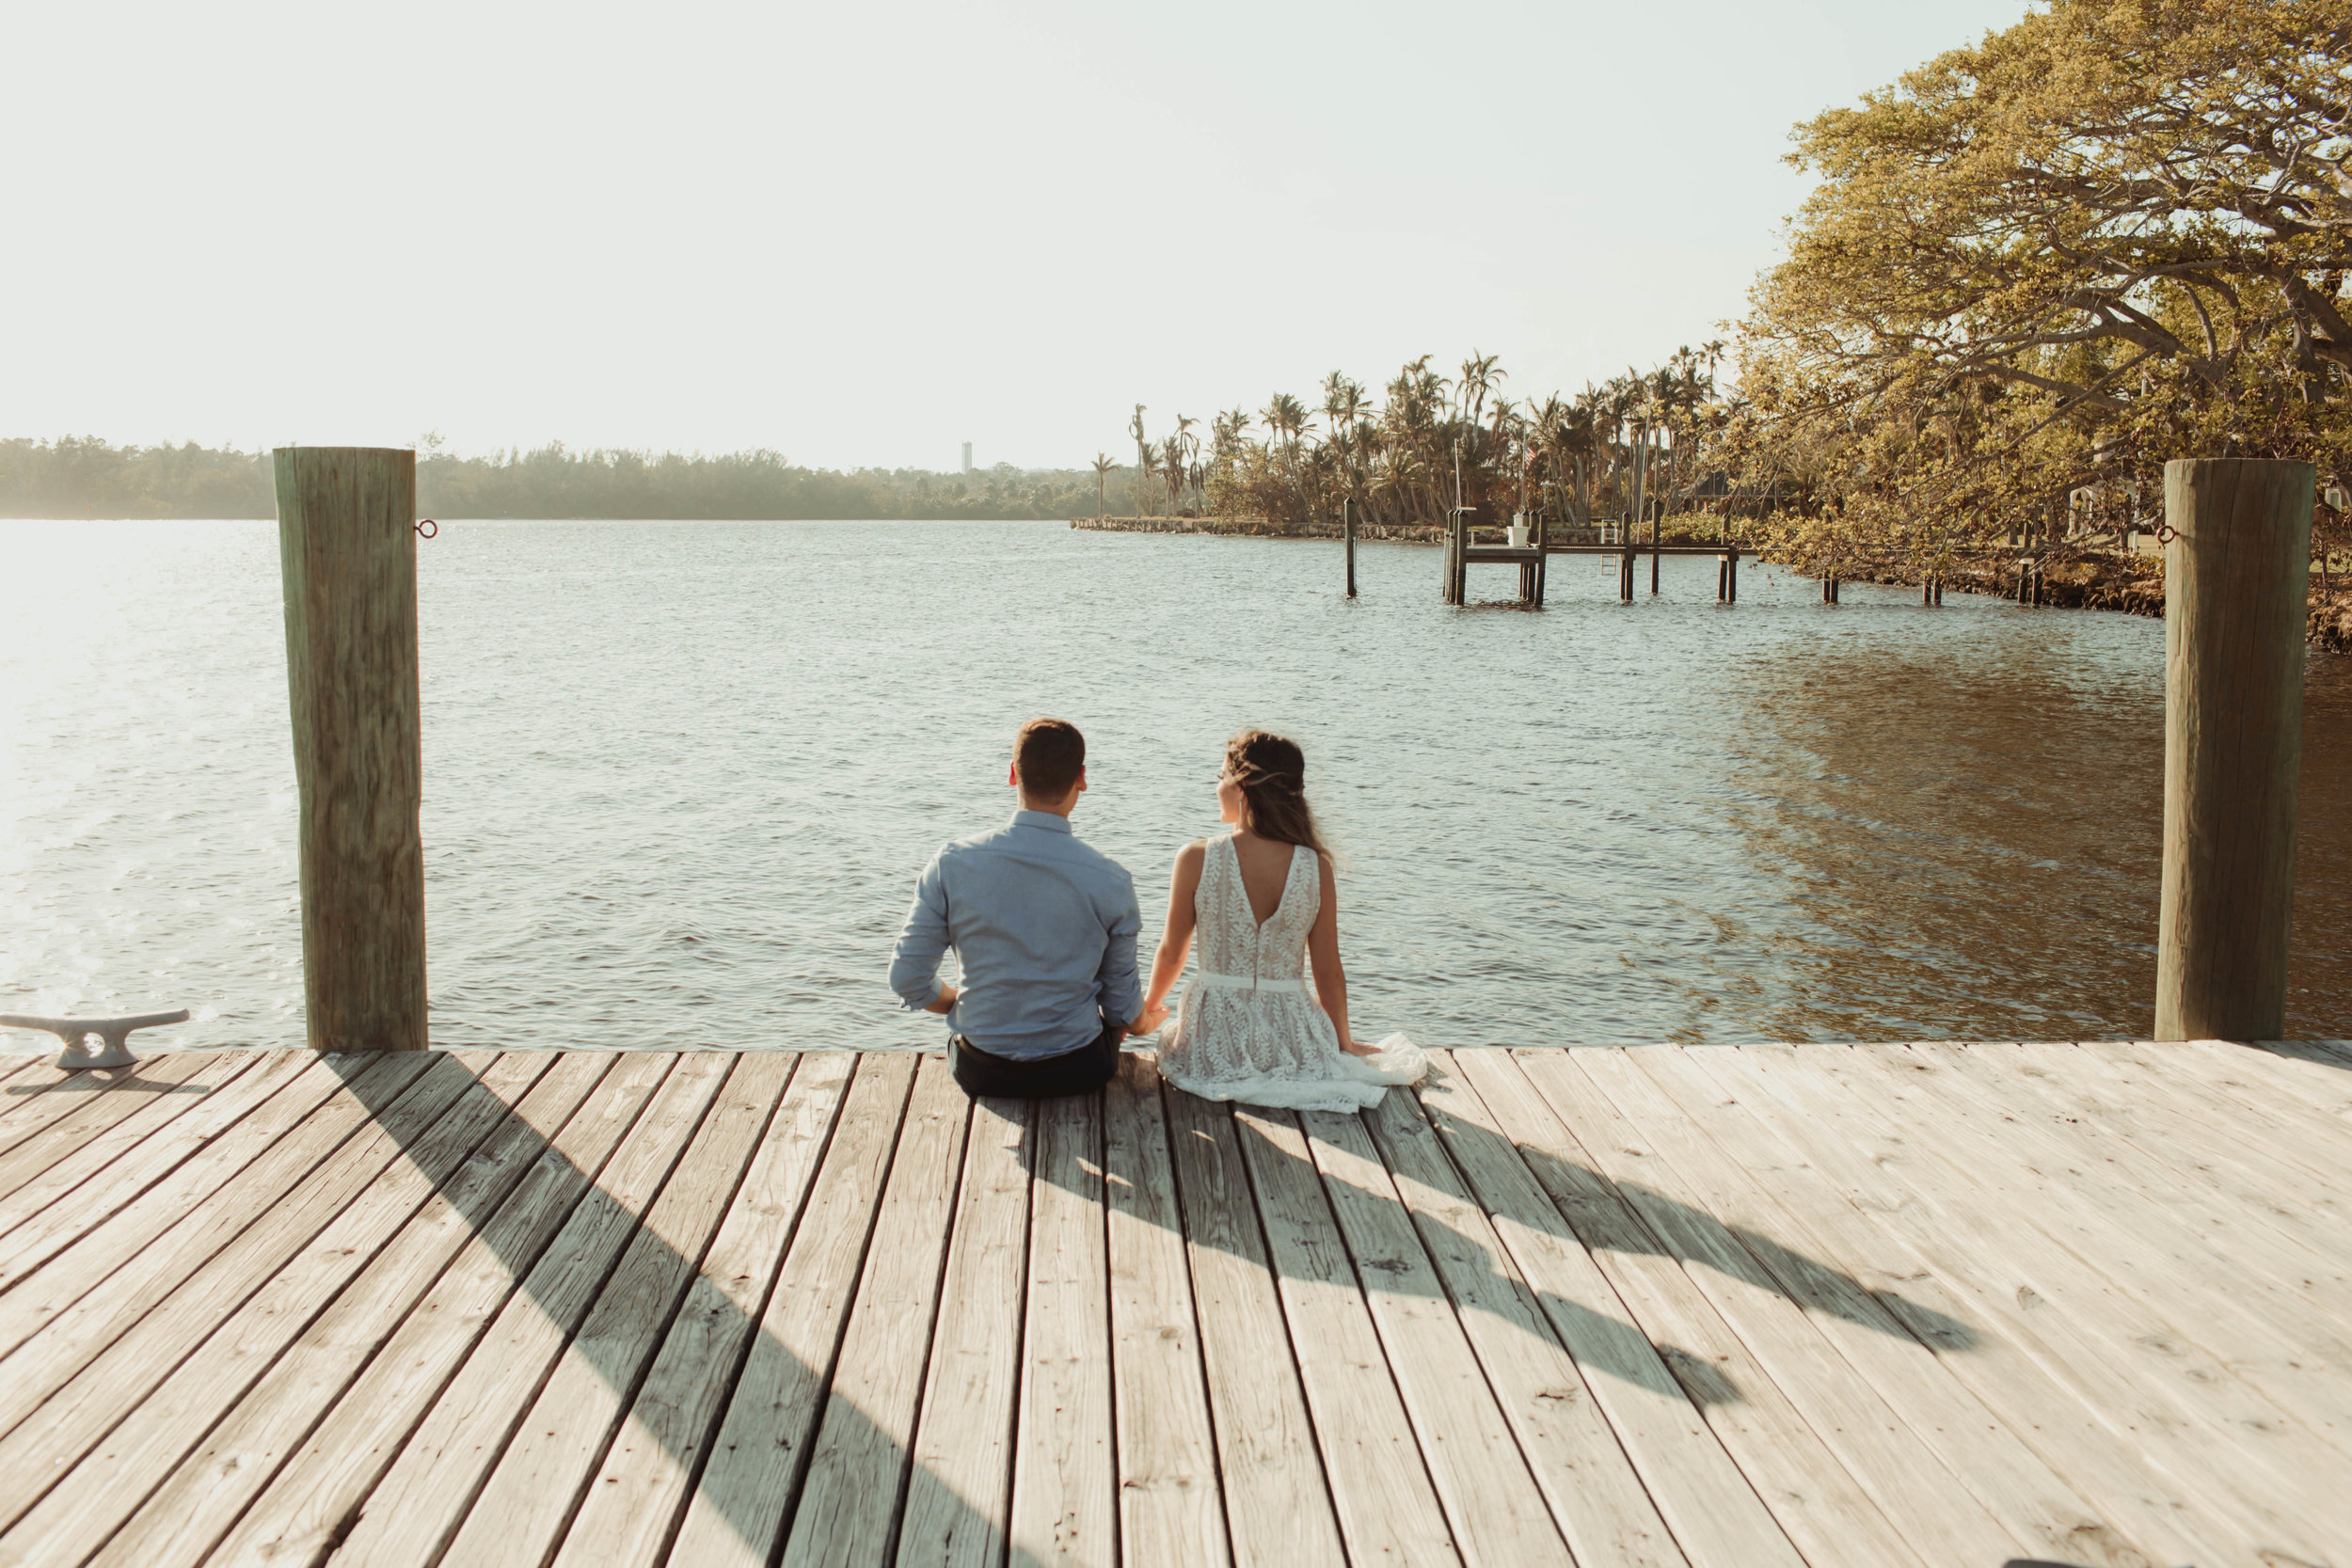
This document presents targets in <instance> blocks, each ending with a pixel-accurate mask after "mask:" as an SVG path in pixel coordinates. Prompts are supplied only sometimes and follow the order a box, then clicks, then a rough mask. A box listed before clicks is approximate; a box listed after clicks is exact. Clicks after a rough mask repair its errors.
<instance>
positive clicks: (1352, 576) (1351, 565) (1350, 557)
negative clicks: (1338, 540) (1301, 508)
mask: <svg viewBox="0 0 2352 1568" xmlns="http://www.w3.org/2000/svg"><path fill="white" fill-rule="evenodd" d="M1340 517H1341V524H1340V528H1341V531H1342V532H1343V534H1345V535H1346V538H1347V596H1348V597H1349V598H1351V599H1352V598H1354V597H1355V596H1356V498H1355V497H1353V496H1350V497H1348V498H1347V499H1345V500H1343V501H1342V502H1341V503H1340Z"/></svg>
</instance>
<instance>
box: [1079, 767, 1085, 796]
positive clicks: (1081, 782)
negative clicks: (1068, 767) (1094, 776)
mask: <svg viewBox="0 0 2352 1568" xmlns="http://www.w3.org/2000/svg"><path fill="white" fill-rule="evenodd" d="M1086 786H1087V770H1086V769H1085V768H1079V769H1078V788H1079V790H1080V792H1082V793H1083V792H1084V791H1085V789H1086Z"/></svg>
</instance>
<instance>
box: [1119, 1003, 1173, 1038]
mask: <svg viewBox="0 0 2352 1568" xmlns="http://www.w3.org/2000/svg"><path fill="white" fill-rule="evenodd" d="M1166 1022H1168V1008H1167V1006H1166V1005H1165V1004H1161V1003H1154V1004H1152V1006H1148V1007H1146V1008H1144V1009H1143V1013H1142V1015H1141V1016H1140V1017H1138V1018H1137V1019H1136V1021H1135V1022H1133V1023H1130V1024H1129V1025H1127V1033H1129V1034H1130V1035H1155V1034H1158V1033H1159V1029H1160V1025H1161V1024H1163V1023H1166Z"/></svg>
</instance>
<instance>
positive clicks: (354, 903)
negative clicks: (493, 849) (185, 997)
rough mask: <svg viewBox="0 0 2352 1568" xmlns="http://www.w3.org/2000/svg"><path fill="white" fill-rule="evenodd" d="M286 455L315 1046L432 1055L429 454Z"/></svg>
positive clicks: (353, 451)
mask: <svg viewBox="0 0 2352 1568" xmlns="http://www.w3.org/2000/svg"><path fill="white" fill-rule="evenodd" d="M275 459H276V465H277V476H276V477H277V487H278V554H279V562H280V566H281V572H282V577H283V582H284V588H285V606H286V684H287V692H288V697H289V699H290V704H291V707H292V711H293V718H294V782H295V785H296V788H297V791H298V794H299V798H300V807H299V813H300V838H301V847H300V864H301V886H302V981H303V1002H304V1010H305V1016H306V1017H307V1019H308V1022H309V1033H310V1048H311V1049H312V1050H314V1051H421V1050H423V1049H424V1048H425V1046H426V1043H427V1040H426V1027H425V978H424V841H423V835H422V832H421V828H420V825H419V815H420V813H421V810H422V808H423V803H424V762H423V748H422V736H421V729H420V725H419V720H418V705H417V532H416V516H417V504H416V501H417V454H416V453H415V452H413V451H392V450H388V449H384V448H375V447H280V448H278V451H276V453H275Z"/></svg>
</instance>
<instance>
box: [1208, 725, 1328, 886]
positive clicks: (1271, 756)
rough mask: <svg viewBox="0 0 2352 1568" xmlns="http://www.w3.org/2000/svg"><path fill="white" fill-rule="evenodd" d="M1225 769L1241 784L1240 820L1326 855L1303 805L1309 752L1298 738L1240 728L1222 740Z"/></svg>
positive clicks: (1261, 833)
mask: <svg viewBox="0 0 2352 1568" xmlns="http://www.w3.org/2000/svg"><path fill="white" fill-rule="evenodd" d="M1225 771H1226V773H1227V774H1228V775H1229V776H1230V777H1231V778H1232V780H1233V782H1234V783H1235V784H1239V785H1240V786H1241V825H1242V826H1243V827H1245V828H1247V829H1248V830H1249V831H1250V832H1253V833H1255V834H1257V835H1258V836H1259V837H1260V838H1264V839H1271V840H1273V841H1274V842H1275V843H1277V844H1303V845H1305V846H1306V847H1308V848H1310V849H1312V850H1313V851H1314V852H1315V853H1316V854H1318V855H1323V854H1327V853H1329V851H1327V850H1326V849H1325V848H1324V847H1323V839H1322V837H1321V836H1320V835H1319V834H1317V833H1316V832H1315V814H1314V811H1313V809H1312V808H1311V807H1310V806H1309V805H1308V804H1307V756H1306V753H1305V752H1301V751H1300V750H1299V749H1298V743H1297V742H1296V741H1294V740H1291V739H1289V738H1288V737H1287V736H1279V735H1275V734H1272V733H1270V732H1268V731H1265V730H1244V731H1242V732H1241V733H1240V734H1238V735H1236V736H1233V738H1232V739H1231V740H1229V741H1227V742H1226V743H1225Z"/></svg>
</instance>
